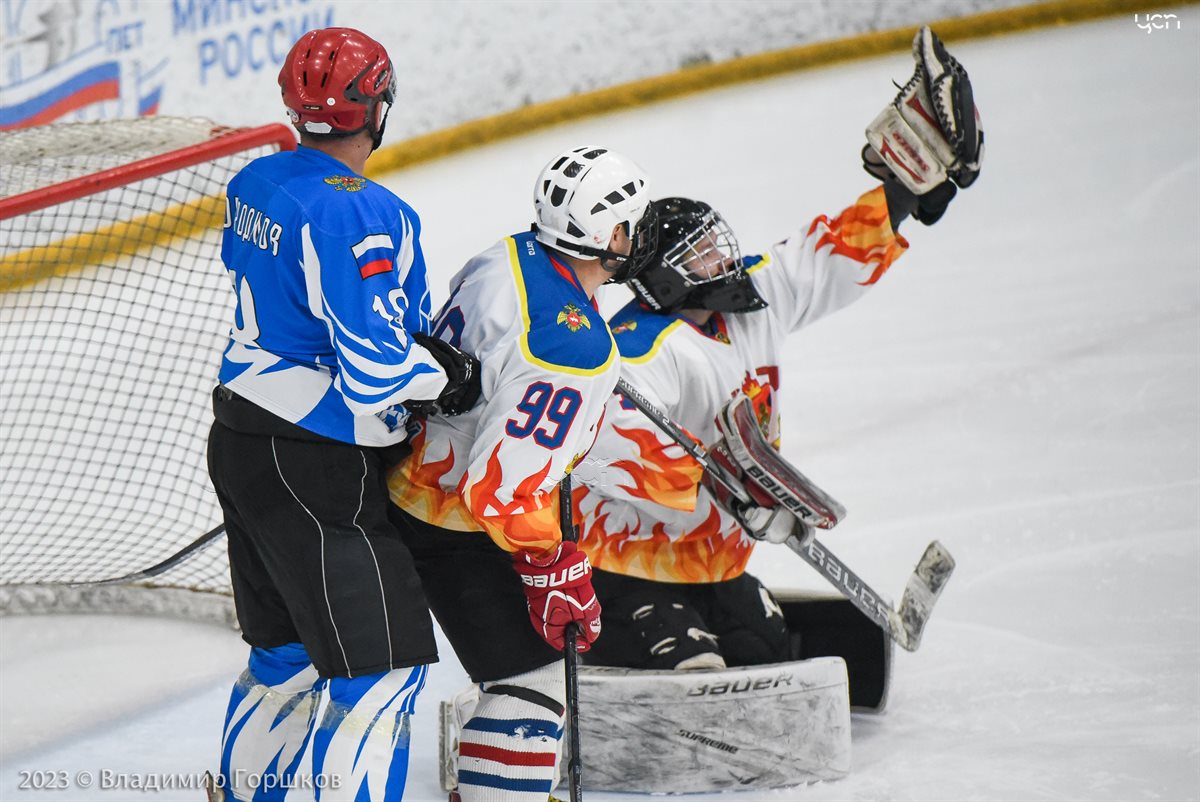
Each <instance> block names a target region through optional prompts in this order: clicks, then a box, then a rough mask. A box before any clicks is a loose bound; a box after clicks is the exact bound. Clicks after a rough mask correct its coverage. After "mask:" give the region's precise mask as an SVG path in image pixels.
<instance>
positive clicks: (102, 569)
mask: <svg viewBox="0 0 1200 802" xmlns="http://www.w3.org/2000/svg"><path fill="white" fill-rule="evenodd" d="M293 148H295V138H294V135H293V133H292V131H291V129H289V128H287V127H286V126H284V125H278V124H277V125H267V126H262V127H259V128H247V129H230V128H224V127H220V126H217V125H215V124H214V123H212V122H210V121H208V120H203V119H179V118H170V117H146V118H140V119H136V120H114V121H102V122H93V123H70V124H58V125H48V126H42V127H39V128H30V129H21V130H15V131H5V132H0V431H3V432H4V435H3V438H2V439H0V613H29V612H77V611H86V612H148V613H155V614H173V615H182V616H185V617H188V618H193V619H196V618H200V619H208V620H217V621H221V622H225V623H232V621H233V615H232V605H231V603H230V598H229V594H230V588H229V569H228V564H227V562H226V557H225V550H224V548H220V543H221V540H222V539H221V538H220V534H221V533H222V530H221V527H220V523H221V513H220V507H219V505H218V504H217V501H216V496H215V494H214V493H213V492H212V489H211V486H210V485H209V481H208V476H207V472H206V469H205V452H206V442H207V435H208V428H209V425H210V422H211V411H210V402H209V394H210V392H211V390H212V387H213V384H214V382H215V380H216V375H217V368H218V365H219V358H220V353H221V349H222V348H223V347H224V343H225V338H226V336H227V334H228V331H229V315H230V308H231V305H232V295H231V292H230V289H229V282H228V279H227V278H226V273H225V270H224V267H223V266H222V264H221V261H220V240H221V228H222V224H223V211H224V190H225V186H226V184H227V183H228V181H229V180H230V179H231V178H232V177H233V175H234V174H235V173H236V172H237V171H238V170H239V169H241V167H243V166H244V165H245V164H246V163H247V162H249V161H250V160H251V159H252V158H255V157H257V156H261V155H265V154H267V153H271V152H274V151H276V150H280V149H288V150H290V149H293ZM214 543H215V544H217V547H216V548H207V546H209V545H211V544H214ZM189 546H191V547H192V548H190V549H189ZM114 577H120V578H123V579H122V580H118V581H117V582H111V581H109V582H105V580H112V579H113V578H114Z"/></svg>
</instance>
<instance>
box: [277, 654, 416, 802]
mask: <svg viewBox="0 0 1200 802" xmlns="http://www.w3.org/2000/svg"><path fill="white" fill-rule="evenodd" d="M428 670H429V667H428V666H424V665H420V666H413V667H412V668H399V669H396V670H394V671H385V672H383V673H381V674H371V675H369V676H365V677H355V678H353V679H343V678H334V679H331V680H322V681H321V683H320V684H319V687H320V688H321V701H320V706H319V709H318V713H317V721H318V723H317V726H316V729H315V730H314V732H313V737H312V743H311V745H310V749H309V751H308V754H307V755H306V758H305V761H304V762H305V766H306V768H308V767H311V774H310V775H308V776H307V777H306V778H305V779H304V780H303V781H302V782H299V783H297V786H298V787H296V788H295V789H294V790H293V792H292V793H291V794H290V795H289V796H288V802H294V801H295V800H301V799H314V798H315V799H316V800H317V802H342V801H343V800H345V801H346V802H349V801H350V800H354V802H384V800H389V801H390V800H397V799H401V798H402V797H403V796H404V784H405V780H406V779H407V775H408V747H409V716H410V715H411V714H412V712H413V708H414V705H415V704H416V700H417V694H418V693H420V691H421V688H423V687H424V685H425V677H426V674H427V673H428ZM303 785H307V786H308V789H307V793H306V792H305V790H306V789H302V788H301V787H299V786H303Z"/></svg>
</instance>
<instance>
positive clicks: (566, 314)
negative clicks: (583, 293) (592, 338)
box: [558, 304, 592, 331]
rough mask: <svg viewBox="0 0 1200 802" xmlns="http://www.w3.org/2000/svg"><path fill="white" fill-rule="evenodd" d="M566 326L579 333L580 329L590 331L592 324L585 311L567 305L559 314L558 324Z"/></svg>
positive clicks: (573, 305) (572, 305)
mask: <svg viewBox="0 0 1200 802" xmlns="http://www.w3.org/2000/svg"><path fill="white" fill-rule="evenodd" d="M564 323H565V324H566V326H567V328H568V329H570V330H571V331H579V329H581V328H584V329H590V328H591V327H592V323H591V321H590V320H588V319H587V317H585V316H584V314H583V310H582V309H580V308H579V307H578V306H576V305H575V304H567V305H566V306H564V307H563V308H562V311H561V312H559V313H558V324H559V325H560V326H561V325H563V324H564Z"/></svg>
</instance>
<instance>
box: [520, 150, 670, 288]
mask: <svg viewBox="0 0 1200 802" xmlns="http://www.w3.org/2000/svg"><path fill="white" fill-rule="evenodd" d="M649 190H650V181H649V178H648V177H647V176H646V173H645V171H643V170H642V168H640V167H638V166H637V165H636V164H634V163H633V162H632V161H631V160H630V159H628V158H626V157H625V156H622V155H621V154H620V153H617V152H615V151H612V150H608V149H607V148H598V147H590V146H585V147H578V148H572V149H571V150H568V151H566V152H565V153H562V154H560V155H558V156H555V157H554V158H553V159H552V160H551V161H550V163H549V164H547V165H546V166H545V167H544V168H542V172H541V174H540V175H538V179H537V183H536V184H535V185H534V188H533V208H534V212H535V214H536V217H537V222H536V224H535V225H534V229H535V231H536V232H537V239H538V241H539V242H541V243H543V244H544V245H548V246H550V247H551V248H556V249H558V250H561V251H566V252H568V253H570V254H572V255H573V256H579V257H581V258H583V259H604V260H606V261H610V262H615V263H616V264H617V265H618V267H617V268H615V269H614V273H615V275H614V277H613V279H612V280H613V281H625V280H627V279H629V278H630V277H631V276H632V275H634V274H635V273H636V272H637V270H638V269H640V267H641V266H643V265H644V264H645V260H646V258H648V257H649V256H650V255H651V254H652V253H653V250H654V247H653V243H652V242H650V241H649V240H650V238H652V237H653V235H654V229H653V227H652V226H650V225H648V222H649V221H647V220H645V217H646V214H647V212H648V210H649V209H650V191H649ZM639 223H640V224H641V225H639ZM620 224H624V225H625V227H626V230H627V231H628V232H629V236H630V238H631V239H633V250H632V251H631V253H630V254H629V256H625V255H623V254H618V253H614V252H612V251H610V250H608V246H609V243H610V242H611V240H612V232H613V228H614V227H616V226H617V225H620Z"/></svg>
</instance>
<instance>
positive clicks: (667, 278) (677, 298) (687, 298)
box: [629, 198, 767, 312]
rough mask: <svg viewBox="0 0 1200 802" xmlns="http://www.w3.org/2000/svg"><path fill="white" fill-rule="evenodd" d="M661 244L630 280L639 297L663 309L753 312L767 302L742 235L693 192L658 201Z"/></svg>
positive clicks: (656, 209)
mask: <svg viewBox="0 0 1200 802" xmlns="http://www.w3.org/2000/svg"><path fill="white" fill-rule="evenodd" d="M651 206H652V207H653V209H654V215H655V218H654V226H655V227H656V228H657V229H658V236H657V243H656V248H655V251H654V253H653V255H652V256H651V258H650V260H649V263H648V264H647V265H646V266H645V267H644V269H643V270H642V271H641V272H640V273H639V274H637V275H635V276H634V278H632V279H631V280H630V282H629V286H630V288H631V289H632V290H633V293H634V295H636V296H637V298H638V300H640V301H641V302H642V303H644V304H646V305H647V306H649V307H650V308H652V309H655V310H657V311H660V312H675V311H677V310H679V309H710V310H712V311H714V312H753V311H756V310H758V309H763V308H765V307H766V305H767V303H766V301H764V300H763V299H762V296H760V295H759V294H758V291H757V290H756V289H755V288H754V282H753V281H752V280H751V279H750V276H749V275H747V274H746V270H745V263H744V262H743V260H742V256H741V251H740V249H739V247H738V242H737V238H736V237H735V236H734V234H733V231H732V229H730V227H729V224H728V223H727V222H725V218H723V217H722V216H721V214H720V213H719V212H717V211H716V210H715V209H713V208H712V207H711V206H709V205H708V204H707V203H704V202H703V201H696V200H692V199H691V198H663V199H661V200H657V201H654V203H653V204H651Z"/></svg>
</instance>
